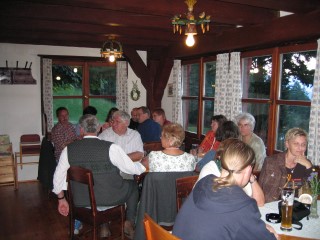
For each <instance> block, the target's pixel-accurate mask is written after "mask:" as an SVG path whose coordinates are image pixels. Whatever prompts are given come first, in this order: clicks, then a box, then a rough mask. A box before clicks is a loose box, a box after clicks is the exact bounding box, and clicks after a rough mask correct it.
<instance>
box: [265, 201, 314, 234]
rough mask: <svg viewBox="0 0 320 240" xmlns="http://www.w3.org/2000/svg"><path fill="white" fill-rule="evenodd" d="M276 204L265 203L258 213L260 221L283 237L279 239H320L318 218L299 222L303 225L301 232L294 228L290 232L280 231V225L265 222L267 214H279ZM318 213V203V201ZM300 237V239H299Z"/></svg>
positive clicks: (276, 202)
mask: <svg viewBox="0 0 320 240" xmlns="http://www.w3.org/2000/svg"><path fill="white" fill-rule="evenodd" d="M278 202H279V201H275V202H270V203H266V204H265V205H264V206H263V207H259V210H260V213H261V219H262V220H263V221H264V222H265V223H267V224H269V225H270V226H272V227H273V228H274V230H275V231H276V232H277V233H278V234H281V235H283V236H281V239H288V240H289V239H320V218H317V219H314V218H309V220H308V219H307V217H305V218H304V219H302V220H301V221H300V222H301V223H302V224H303V227H302V229H301V230H297V229H295V228H292V231H290V232H286V231H282V230H281V229H280V224H281V223H270V222H268V221H267V220H266V214H267V213H279V210H278ZM318 213H320V201H319V200H318ZM290 236H295V237H298V238H290ZM299 237H300V238H299Z"/></svg>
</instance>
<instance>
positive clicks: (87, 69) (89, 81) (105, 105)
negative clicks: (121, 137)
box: [52, 60, 116, 123]
mask: <svg viewBox="0 0 320 240" xmlns="http://www.w3.org/2000/svg"><path fill="white" fill-rule="evenodd" d="M52 77H53V79H52V80H53V111H54V123H56V122H57V117H56V116H55V110H56V109H57V108H58V107H60V106H64V107H66V108H67V109H68V110H69V121H70V122H71V123H77V122H78V120H79V117H80V116H82V109H83V108H84V107H86V106H88V105H91V106H94V107H95V108H97V110H98V114H97V117H98V119H99V121H100V122H104V121H105V118H106V116H107V113H108V110H109V109H110V108H111V107H114V106H115V104H116V67H115V65H111V64H110V63H108V62H94V61H93V62H91V61H74V62H71V61H61V60H53V64H52Z"/></svg>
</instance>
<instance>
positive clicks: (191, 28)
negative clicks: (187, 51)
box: [172, 0, 211, 47]
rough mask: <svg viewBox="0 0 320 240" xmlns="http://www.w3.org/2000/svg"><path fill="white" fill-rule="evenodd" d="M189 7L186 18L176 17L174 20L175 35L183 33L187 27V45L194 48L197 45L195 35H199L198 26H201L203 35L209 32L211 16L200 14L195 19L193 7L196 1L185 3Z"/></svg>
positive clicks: (189, 0) (188, 0) (187, 0)
mask: <svg viewBox="0 0 320 240" xmlns="http://www.w3.org/2000/svg"><path fill="white" fill-rule="evenodd" d="M184 2H185V3H186V4H187V6H188V13H186V14H185V15H186V17H185V18H182V15H181V14H180V15H175V16H174V17H173V18H172V26H173V33H176V32H179V33H180V34H181V33H182V30H183V26H184V27H185V35H187V36H188V37H187V39H186V45H187V46H188V47H192V46H193V45H194V43H195V40H194V37H193V36H194V35H197V34H198V33H197V25H200V26H201V30H202V33H205V32H208V31H209V24H210V22H211V20H210V15H208V16H206V14H205V12H202V13H200V14H199V18H198V19H195V17H194V14H193V6H194V5H195V4H196V3H197V1H196V0H186V1H184Z"/></svg>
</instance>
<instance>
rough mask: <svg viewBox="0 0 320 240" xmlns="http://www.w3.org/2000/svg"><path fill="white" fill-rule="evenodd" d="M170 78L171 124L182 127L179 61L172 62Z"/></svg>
mask: <svg viewBox="0 0 320 240" xmlns="http://www.w3.org/2000/svg"><path fill="white" fill-rule="evenodd" d="M170 77H171V78H172V81H170V82H172V83H173V101H172V122H175V123H179V124H181V125H183V121H182V99H181V97H182V79H181V60H174V63H173V68H172V72H171V75H170ZM170 80H171V79H170Z"/></svg>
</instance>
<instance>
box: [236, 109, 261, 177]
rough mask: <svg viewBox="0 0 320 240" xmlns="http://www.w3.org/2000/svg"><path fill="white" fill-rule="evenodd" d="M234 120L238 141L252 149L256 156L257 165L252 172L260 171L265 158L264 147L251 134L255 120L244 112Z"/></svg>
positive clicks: (256, 137) (256, 136)
mask: <svg viewBox="0 0 320 240" xmlns="http://www.w3.org/2000/svg"><path fill="white" fill-rule="evenodd" d="M235 119H236V123H237V125H238V127H239V130H240V139H241V140H242V141H244V142H245V143H246V144H248V145H249V146H250V147H252V149H253V151H254V153H255V154H256V160H257V163H256V166H255V169H254V170H255V171H260V170H261V167H262V165H263V161H264V159H265V157H266V146H265V145H264V142H263V141H262V139H261V138H260V137H259V136H258V135H256V134H255V133H254V132H253V130H254V127H255V124H256V120H255V119H254V117H253V116H252V115H251V114H250V113H246V112H244V113H240V114H238V115H237V116H236V117H235Z"/></svg>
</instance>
